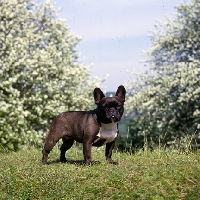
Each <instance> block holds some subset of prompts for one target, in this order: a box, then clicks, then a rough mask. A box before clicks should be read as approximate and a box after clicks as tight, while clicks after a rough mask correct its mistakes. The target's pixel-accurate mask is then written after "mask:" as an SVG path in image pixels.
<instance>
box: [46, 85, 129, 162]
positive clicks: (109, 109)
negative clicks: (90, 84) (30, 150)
mask: <svg viewBox="0 0 200 200" xmlns="http://www.w3.org/2000/svg"><path fill="white" fill-rule="evenodd" d="M125 94H126V90H125V88H124V86H123V85H120V86H119V87H118V89H117V91H116V94H115V96H114V97H105V95H104V93H103V92H102V91H101V90H100V89H99V88H95V89H94V101H95V104H96V105H97V108H96V109H94V110H90V111H69V112H63V113H61V114H59V115H58V116H57V117H56V118H55V119H54V120H53V121H52V124H51V126H50V131H49V133H48V135H47V137H46V140H45V144H44V149H43V150H42V154H43V157H42V162H43V163H44V164H48V162H47V158H48V154H49V153H50V151H51V150H52V149H53V147H54V146H55V144H56V143H57V142H58V141H59V140H60V139H61V138H62V141H63V144H62V146H61V148H60V151H61V153H60V161H61V162H66V161H67V160H66V157H65V153H66V151H67V150H68V149H70V148H71V147H72V145H73V143H74V140H76V141H77V142H79V143H83V155H84V161H85V164H86V165H90V163H91V161H92V158H91V148H92V146H97V147H100V146H102V145H104V144H105V145H106V149H105V157H106V160H107V161H108V162H109V163H113V164H117V163H116V162H114V161H113V160H112V158H111V156H112V150H113V148H114V146H115V139H116V137H117V136H118V134H119V129H118V122H119V121H120V120H121V117H122V115H123V112H124V102H125Z"/></svg>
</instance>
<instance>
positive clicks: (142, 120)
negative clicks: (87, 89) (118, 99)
mask: <svg viewBox="0 0 200 200" xmlns="http://www.w3.org/2000/svg"><path fill="white" fill-rule="evenodd" d="M176 10H177V13H176V15H175V17H174V18H172V19H170V18H167V22H166V23H158V24H157V25H156V29H155V31H154V32H153V33H152V35H151V36H150V38H151V40H152V48H151V49H150V50H149V51H147V52H146V53H147V55H148V60H147V62H148V63H150V65H151V69H150V70H149V71H148V72H146V74H141V75H138V76H137V81H135V80H130V82H131V83H130V84H129V85H131V87H130V88H129V92H130V95H129V99H128V101H127V107H128V109H127V110H128V113H129V117H130V121H129V128H130V134H131V136H132V140H133V143H134V141H135V140H137V139H138V138H141V139H140V140H139V141H138V143H139V144H142V145H143V144H144V141H145V140H146V139H148V141H153V142H157V143H158V141H160V140H162V141H163V142H164V143H165V144H166V143H167V142H168V143H169V141H175V140H177V139H179V140H182V139H183V135H188V136H191V135H196V136H197V135H198V134H199V131H200V115H199V114H200V87H199V86H200V3H199V0H193V1H192V2H191V3H190V4H186V3H182V4H180V5H179V6H177V7H176ZM141 136H142V137H141ZM144 138H145V140H144Z"/></svg>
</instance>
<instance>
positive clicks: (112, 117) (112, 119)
mask: <svg viewBox="0 0 200 200" xmlns="http://www.w3.org/2000/svg"><path fill="white" fill-rule="evenodd" d="M115 120H116V117H115V116H114V115H112V116H111V121H112V123H113V122H115Z"/></svg>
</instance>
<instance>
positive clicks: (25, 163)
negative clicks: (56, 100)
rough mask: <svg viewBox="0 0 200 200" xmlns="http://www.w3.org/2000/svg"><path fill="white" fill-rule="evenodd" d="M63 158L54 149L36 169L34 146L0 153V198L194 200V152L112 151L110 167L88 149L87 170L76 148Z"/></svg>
mask: <svg viewBox="0 0 200 200" xmlns="http://www.w3.org/2000/svg"><path fill="white" fill-rule="evenodd" d="M67 155H68V157H67V158H68V159H69V160H70V162H69V163H66V164H61V163H59V161H58V158H59V150H58V147H55V148H54V149H53V151H52V152H51V153H50V156H49V161H50V165H42V163H41V156H42V155H41V151H39V150H37V149H34V148H31V149H24V150H21V151H19V152H4V153H1V154H0V199H1V200H3V199H9V200H11V199H15V200H20V199H23V200H28V199H30V200H33V199H42V200H45V199H53V200H54V199H55V200H56V199H58V200H60V199H69V200H73V199H84V200H86V199H92V200H96V199H106V200H107V199H120V200H121V199H122V200H123V199H124V200H125V199H131V200H134V199H148V200H149V199H155V200H159V199H166V200H168V199H188V200H189V199H194V200H197V199H200V152H196V153H188V154H184V153H182V154H179V153H177V152H165V151H162V150H156V151H153V152H148V151H145V152H144V151H139V152H138V153H136V154H134V155H130V154H127V153H119V152H115V153H114V154H113V158H114V159H115V160H117V161H118V162H119V165H111V164H108V163H107V162H106V161H105V158H104V148H93V152H92V155H93V160H94V162H93V164H92V165H91V166H85V165H84V164H83V162H82V160H83V155H82V150H78V149H77V148H75V147H74V148H72V149H70V150H69V152H68V154H67Z"/></svg>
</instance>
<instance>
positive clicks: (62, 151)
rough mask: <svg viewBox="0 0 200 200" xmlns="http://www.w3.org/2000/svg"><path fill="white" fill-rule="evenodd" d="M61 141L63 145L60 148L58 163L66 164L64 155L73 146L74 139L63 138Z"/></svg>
mask: <svg viewBox="0 0 200 200" xmlns="http://www.w3.org/2000/svg"><path fill="white" fill-rule="evenodd" d="M62 140H63V144H62V146H61V147H60V162H66V161H67V160H66V157H65V153H66V151H67V150H68V149H70V148H71V147H72V145H73V144H74V139H72V138H66V137H65V138H64V137H63V138H62Z"/></svg>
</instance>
